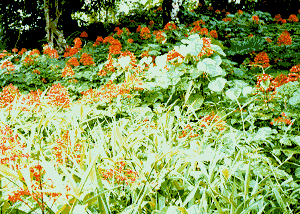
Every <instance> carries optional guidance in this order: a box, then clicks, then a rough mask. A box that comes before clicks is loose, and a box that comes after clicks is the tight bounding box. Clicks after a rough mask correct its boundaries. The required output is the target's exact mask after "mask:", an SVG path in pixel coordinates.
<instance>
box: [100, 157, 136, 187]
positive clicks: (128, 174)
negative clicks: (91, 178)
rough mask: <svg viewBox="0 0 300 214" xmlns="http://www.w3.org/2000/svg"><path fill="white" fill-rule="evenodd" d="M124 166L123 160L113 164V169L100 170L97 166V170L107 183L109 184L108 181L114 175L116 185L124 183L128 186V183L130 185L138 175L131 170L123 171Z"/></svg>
mask: <svg viewBox="0 0 300 214" xmlns="http://www.w3.org/2000/svg"><path fill="white" fill-rule="evenodd" d="M125 166H126V164H125V162H124V161H123V160H120V161H117V162H116V163H115V166H114V167H111V166H109V169H102V168H100V166H99V168H98V170H99V172H100V174H101V176H102V177H103V178H105V179H106V180H107V181H108V182H110V181H109V179H112V178H113V175H114V178H115V179H116V180H117V181H116V184H122V183H124V181H125V183H126V185H128V184H129V182H130V183H132V182H134V181H136V179H137V177H138V173H137V172H135V171H133V170H132V169H127V170H126V169H124V168H125Z"/></svg>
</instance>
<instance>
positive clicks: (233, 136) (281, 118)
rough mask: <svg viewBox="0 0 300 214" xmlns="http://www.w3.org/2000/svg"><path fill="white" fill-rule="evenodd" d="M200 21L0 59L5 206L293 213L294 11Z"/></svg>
mask: <svg viewBox="0 0 300 214" xmlns="http://www.w3.org/2000/svg"><path fill="white" fill-rule="evenodd" d="M203 10H204V9H203ZM158 11H159V13H161V10H160V8H159V7H158V8H154V9H153V10H151V12H150V13H149V14H150V15H151V14H156V12H158ZM209 13H210V15H209ZM209 13H208V15H205V14H198V13H192V14H191V13H188V12H187V11H185V12H183V14H189V15H191V16H193V18H194V19H195V20H192V22H182V21H181V22H182V23H180V24H175V23H174V22H169V23H168V24H167V25H165V26H162V27H163V28H161V29H159V27H160V25H161V23H159V22H160V21H161V18H162V17H161V16H160V15H157V16H155V19H153V20H148V21H149V23H147V22H146V23H139V24H136V23H135V22H137V21H138V20H134V22H131V23H132V28H133V29H134V28H136V29H134V30H133V31H132V32H130V31H129V29H128V28H126V27H124V26H121V25H120V26H119V27H116V28H115V29H114V30H113V32H111V34H110V35H109V36H106V37H105V38H102V37H100V36H99V37H98V38H97V39H96V41H89V40H88V38H89V35H88V34H87V33H86V32H82V33H81V35H80V37H76V38H75V39H74V40H71V41H72V42H73V43H74V44H72V47H69V48H68V49H67V50H66V52H65V53H64V55H63V56H59V55H58V54H57V52H56V51H55V50H53V49H51V48H49V47H47V46H44V47H43V53H40V52H39V51H38V50H29V51H27V50H25V49H23V50H21V51H19V50H16V49H13V50H12V53H10V52H8V51H6V52H3V53H1V55H0V56H1V61H0V65H1V67H0V80H1V82H2V86H3V90H2V92H1V93H0V104H1V108H0V111H1V112H0V115H1V117H0V120H1V124H0V125H1V127H0V139H1V143H2V144H1V151H2V154H3V155H2V156H1V157H0V160H1V165H0V175H1V190H2V191H1V194H2V195H1V200H2V202H3V206H2V210H3V211H4V212H6V213H9V212H10V211H12V212H17V211H22V212H26V213H29V212H40V213H63V212H67V213H75V212H80V213H85V212H88V213H100V212H104V213H167V212H170V213H171V212H172V213H173V212H176V213H216V212H218V213H268V212H270V213H272V212H274V211H275V210H278V211H279V212H281V213H297V212H299V210H300V209H299V203H298V198H299V193H298V192H299V191H298V189H299V184H298V180H299V177H300V175H299V154H298V153H299V152H298V150H299V146H300V138H299V126H300V123H299V122H300V121H299V90H300V89H299V88H300V87H299V72H300V64H298V63H296V62H297V61H296V60H297V59H292V58H293V57H294V56H297V54H298V51H297V50H296V48H295V47H297V46H299V34H298V33H297V27H298V24H297V21H296V17H297V16H291V17H290V19H289V21H288V22H289V23H284V21H282V20H280V19H278V17H277V18H276V19H278V20H279V21H278V20H277V21H276V19H275V18H274V19H275V21H274V20H271V18H270V16H269V15H268V14H265V13H261V12H253V13H246V12H243V11H237V12H236V13H235V14H233V15H231V14H226V15H225V14H222V16H221V17H220V18H219V19H218V17H217V15H220V14H218V13H219V11H216V12H215V14H214V15H212V14H211V13H212V11H210V12H209ZM223 13H224V12H223ZM216 14H217V15H216ZM124 19H125V18H124ZM182 20H183V19H182ZM280 22H282V23H280ZM121 24H122V23H121ZM123 24H124V25H126V24H127V20H125V22H124V23H123ZM238 24H240V25H238ZM154 27H156V29H155V28H154ZM242 28H244V29H245V31H242V30H241V29H242ZM253 29H254V30H253ZM251 34H252V35H253V37H251ZM248 36H249V37H248ZM266 38H269V39H266ZM265 40H266V41H265ZM239 44H240V45H241V46H240V47H239V48H238V45H239ZM257 44H260V45H257ZM262 46H263V47H262ZM250 49H251V50H250ZM248 51H249V52H250V53H249V52H248ZM248 54H249V55H248ZM238 55H239V56H244V55H245V56H246V55H247V56H248V59H247V58H246V59H243V61H242V62H241V63H237V62H236V61H235V60H232V59H231V58H230V57H234V56H238ZM279 58H280V59H279ZM284 62H285V63H289V64H280V65H278V64H279V63H284ZM277 63H278V64H277ZM282 67H285V68H284V70H283V69H282ZM283 71H286V72H285V73H283ZM11 83H12V84H11ZM30 90H35V91H30ZM29 91H30V92H29Z"/></svg>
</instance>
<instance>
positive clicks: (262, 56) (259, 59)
mask: <svg viewBox="0 0 300 214" xmlns="http://www.w3.org/2000/svg"><path fill="white" fill-rule="evenodd" d="M254 62H255V64H262V66H263V68H266V67H268V66H270V64H269V62H270V60H269V57H268V55H267V54H266V53H265V52H260V53H259V54H257V56H256V57H255V59H254Z"/></svg>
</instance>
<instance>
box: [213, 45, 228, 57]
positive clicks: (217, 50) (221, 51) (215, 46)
mask: <svg viewBox="0 0 300 214" xmlns="http://www.w3.org/2000/svg"><path fill="white" fill-rule="evenodd" d="M210 46H211V49H213V50H215V51H216V52H217V53H219V54H221V55H223V56H226V54H225V53H224V52H223V50H222V49H221V48H220V47H219V46H218V45H214V44H211V45H210Z"/></svg>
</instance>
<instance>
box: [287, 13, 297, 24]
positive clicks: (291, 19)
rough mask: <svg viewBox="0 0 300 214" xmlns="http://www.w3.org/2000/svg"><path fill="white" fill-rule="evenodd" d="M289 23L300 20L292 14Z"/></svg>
mask: <svg viewBox="0 0 300 214" xmlns="http://www.w3.org/2000/svg"><path fill="white" fill-rule="evenodd" d="M288 21H290V22H298V21H299V19H298V17H297V16H296V15H295V14H291V15H290V17H289V18H288Z"/></svg>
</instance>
